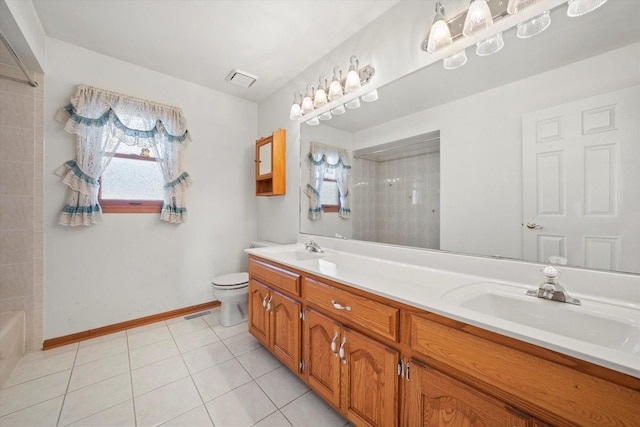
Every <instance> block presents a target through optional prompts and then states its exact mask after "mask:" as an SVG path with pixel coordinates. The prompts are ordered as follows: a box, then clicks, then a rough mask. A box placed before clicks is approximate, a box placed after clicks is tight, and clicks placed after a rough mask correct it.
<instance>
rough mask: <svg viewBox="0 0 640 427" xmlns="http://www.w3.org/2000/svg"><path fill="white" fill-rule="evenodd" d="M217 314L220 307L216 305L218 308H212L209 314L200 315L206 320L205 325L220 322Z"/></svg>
mask: <svg viewBox="0 0 640 427" xmlns="http://www.w3.org/2000/svg"><path fill="white" fill-rule="evenodd" d="M219 316H220V308H219V307H218V308H214V309H212V310H211V314H206V315H204V316H202V319H203V320H204V321H205V322H207V325H209V326H215V325H219V324H220V320H219Z"/></svg>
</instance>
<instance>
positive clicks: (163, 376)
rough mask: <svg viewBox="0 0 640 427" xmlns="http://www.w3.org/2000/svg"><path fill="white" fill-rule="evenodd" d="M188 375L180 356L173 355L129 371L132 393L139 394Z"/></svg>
mask: <svg viewBox="0 0 640 427" xmlns="http://www.w3.org/2000/svg"><path fill="white" fill-rule="evenodd" d="M188 376H189V371H188V370H187V367H186V366H185V365H184V362H183V361H182V357H180V356H173V357H170V358H168V359H164V360H161V361H159V362H155V363H152V364H150V365H146V366H143V367H142V368H138V369H134V370H133V371H132V372H131V379H132V381H133V394H134V396H139V395H141V394H144V393H147V392H149V391H151V390H155V389H156V388H159V387H162V386H164V385H167V384H169V383H172V382H174V381H176V380H179V379H181V378H184V377H188Z"/></svg>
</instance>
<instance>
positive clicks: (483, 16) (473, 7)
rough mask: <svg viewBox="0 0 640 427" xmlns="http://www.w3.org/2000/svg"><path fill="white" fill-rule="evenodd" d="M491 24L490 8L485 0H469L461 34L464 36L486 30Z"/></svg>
mask: <svg viewBox="0 0 640 427" xmlns="http://www.w3.org/2000/svg"><path fill="white" fill-rule="evenodd" d="M492 25H493V17H492V16H491V10H490V9H489V5H488V4H487V0H471V4H470V5H469V10H468V11H467V17H466V18H465V20H464V26H463V27H462V34H463V35H464V36H465V37H471V36H473V35H475V34H478V33H480V32H482V31H486V30H487V29H488V28H489V27H490V26H492Z"/></svg>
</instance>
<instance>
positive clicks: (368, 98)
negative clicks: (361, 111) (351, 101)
mask: <svg viewBox="0 0 640 427" xmlns="http://www.w3.org/2000/svg"><path fill="white" fill-rule="evenodd" d="M360 99H362V101H363V102H373V101H377V100H378V89H374V90H372V91H371V92H367V93H365V94H364V95H362V96H361V97H360Z"/></svg>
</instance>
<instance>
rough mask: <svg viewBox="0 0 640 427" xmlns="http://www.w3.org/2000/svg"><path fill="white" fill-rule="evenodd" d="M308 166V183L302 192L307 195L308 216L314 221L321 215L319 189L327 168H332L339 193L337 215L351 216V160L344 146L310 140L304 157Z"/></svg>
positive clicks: (346, 217) (342, 216)
mask: <svg viewBox="0 0 640 427" xmlns="http://www.w3.org/2000/svg"><path fill="white" fill-rule="evenodd" d="M306 163H307V166H308V167H309V171H310V176H309V183H308V184H307V185H306V187H305V188H304V193H305V194H306V195H307V196H309V212H308V214H307V215H308V217H309V219H310V220H312V221H314V220H317V219H320V217H321V216H322V204H321V201H320V191H321V190H322V183H323V182H324V175H325V173H326V172H327V169H334V170H335V176H336V184H337V185H338V191H339V193H340V210H339V211H338V215H339V216H340V217H341V218H345V219H348V218H350V217H351V209H350V208H349V172H350V171H351V160H350V158H349V152H348V151H347V150H345V149H344V148H340V147H334V146H331V145H325V144H321V143H319V142H314V141H312V142H311V146H310V149H309V154H308V155H307V157H306Z"/></svg>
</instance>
